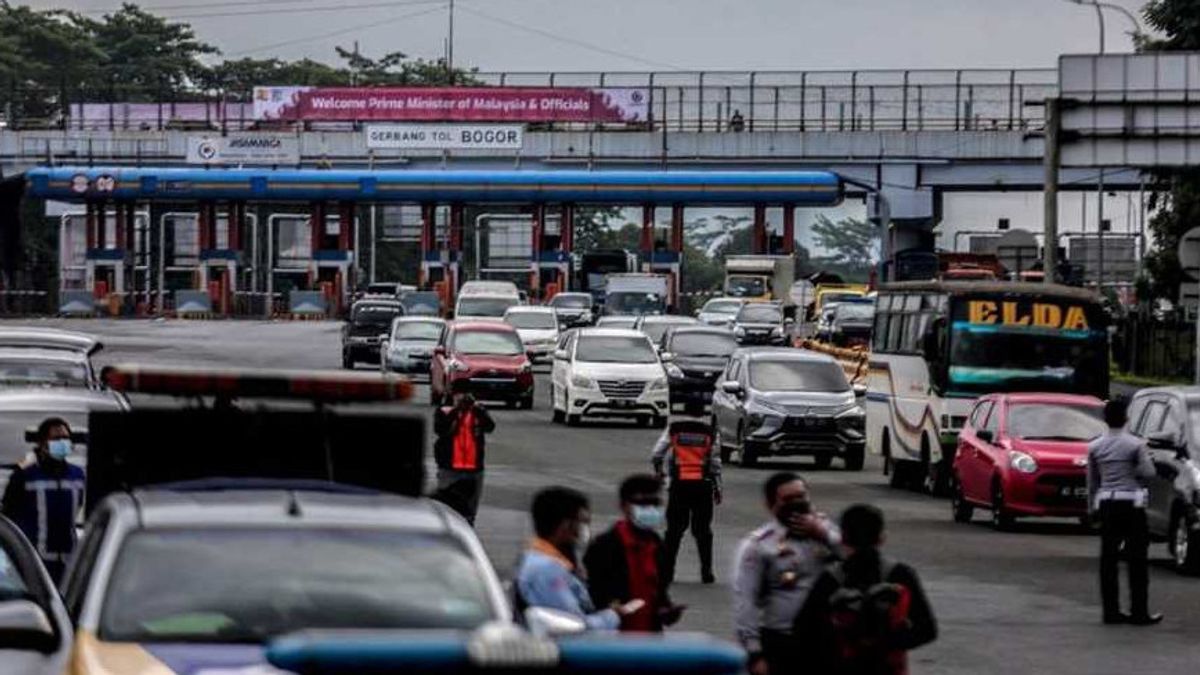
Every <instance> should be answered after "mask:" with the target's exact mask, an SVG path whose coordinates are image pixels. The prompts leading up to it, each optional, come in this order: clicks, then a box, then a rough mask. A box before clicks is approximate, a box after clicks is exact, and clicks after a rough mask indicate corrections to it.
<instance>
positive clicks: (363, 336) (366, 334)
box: [342, 299, 404, 368]
mask: <svg viewBox="0 0 1200 675" xmlns="http://www.w3.org/2000/svg"><path fill="white" fill-rule="evenodd" d="M398 316H404V306H403V305H401V304H400V302H399V301H397V300H382V299H369V300H359V301H358V302H356V303H354V305H353V306H352V307H350V319H349V320H348V321H346V324H345V325H344V326H342V367H343V368H353V367H354V365H355V364H357V363H362V362H366V363H370V364H371V365H373V366H376V367H378V366H379V345H380V342H381V340H380V337H381V336H384V337H385V339H386V336H387V335H388V334H389V333H391V330H392V319H395V318H396V317H398Z"/></svg>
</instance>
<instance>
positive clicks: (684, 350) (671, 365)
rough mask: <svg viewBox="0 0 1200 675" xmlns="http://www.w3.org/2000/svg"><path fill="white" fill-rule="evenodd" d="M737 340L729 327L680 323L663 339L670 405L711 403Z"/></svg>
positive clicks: (662, 354) (663, 359)
mask: <svg viewBox="0 0 1200 675" xmlns="http://www.w3.org/2000/svg"><path fill="white" fill-rule="evenodd" d="M736 349H737V341H736V340H734V339H733V333H731V332H729V329H728V328H724V327H717V326H678V327H674V328H670V329H668V330H667V333H666V335H664V336H663V339H662V353H661V358H662V361H663V365H664V366H665V367H666V370H667V383H668V384H669V385H670V387H671V405H672V406H675V405H678V404H681V403H682V404H684V405H687V404H700V405H708V404H709V403H711V402H712V397H713V390H714V389H715V388H716V385H717V378H718V377H720V376H721V373H723V372H725V366H726V365H728V364H729V356H730V355H731V354H733V352H734V351H735V350H736Z"/></svg>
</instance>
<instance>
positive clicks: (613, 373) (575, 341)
mask: <svg viewBox="0 0 1200 675" xmlns="http://www.w3.org/2000/svg"><path fill="white" fill-rule="evenodd" d="M550 401H551V408H552V410H553V417H552V419H553V421H554V422H556V423H557V422H563V421H565V422H566V423H567V424H568V425H570V426H574V425H577V424H579V423H580V422H581V421H582V420H583V419H585V418H588V417H626V418H630V417H631V418H634V419H636V420H638V421H639V422H641V423H642V424H653V425H654V426H656V427H663V426H665V425H666V423H667V416H668V415H669V414H670V411H671V402H670V389H669V387H668V385H667V373H666V370H664V369H663V365H662V361H660V360H659V358H658V353H657V352H656V351H655V349H654V345H652V344H650V339H649V338H647V337H646V335H645V334H644V333H642V332H641V331H636V330H631V329H625V328H580V329H577V330H573V331H569V332H568V333H566V334H564V336H563V338H562V339H561V340H560V341H559V345H558V349H557V350H555V352H554V366H553V368H552V370H551V374H550Z"/></svg>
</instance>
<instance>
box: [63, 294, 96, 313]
mask: <svg viewBox="0 0 1200 675" xmlns="http://www.w3.org/2000/svg"><path fill="white" fill-rule="evenodd" d="M58 313H59V314H61V315H63V316H96V298H95V296H93V295H92V292H91V291H63V292H61V293H59V294H58Z"/></svg>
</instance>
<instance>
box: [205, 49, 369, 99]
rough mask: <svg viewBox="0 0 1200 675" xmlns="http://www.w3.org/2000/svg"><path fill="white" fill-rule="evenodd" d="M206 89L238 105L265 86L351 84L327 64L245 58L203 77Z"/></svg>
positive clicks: (224, 63)
mask: <svg viewBox="0 0 1200 675" xmlns="http://www.w3.org/2000/svg"><path fill="white" fill-rule="evenodd" d="M200 82H201V84H202V86H203V88H204V89H205V90H207V91H211V92H214V93H221V94H224V95H225V96H226V97H227V98H229V99H231V100H235V101H250V100H251V96H252V95H253V93H254V87H257V86H265V85H300V86H312V87H336V86H343V85H348V84H350V74H349V72H347V71H346V70H344V69H338V68H335V67H333V66H331V65H329V64H327V63H321V62H320V61H313V60H312V59H300V60H299V61H280V60H279V59H250V58H243V59H237V60H233V61H222V62H221V63H218V64H216V65H214V66H212V67H211V68H209V69H208V71H207V72H205V73H203V74H202V75H201V77H200Z"/></svg>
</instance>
